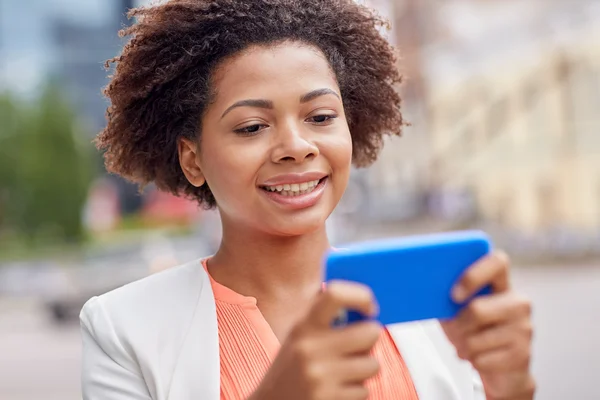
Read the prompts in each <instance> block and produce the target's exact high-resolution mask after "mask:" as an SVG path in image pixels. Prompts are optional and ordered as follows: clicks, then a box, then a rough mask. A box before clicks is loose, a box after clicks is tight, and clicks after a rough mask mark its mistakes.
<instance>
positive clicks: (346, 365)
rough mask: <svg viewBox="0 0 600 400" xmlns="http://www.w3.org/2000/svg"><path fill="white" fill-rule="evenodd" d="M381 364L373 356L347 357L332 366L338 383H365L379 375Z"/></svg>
mask: <svg viewBox="0 0 600 400" xmlns="http://www.w3.org/2000/svg"><path fill="white" fill-rule="evenodd" d="M379 368H380V366H379V362H378V361H377V360H376V359H375V358H373V357H371V356H359V357H346V358H343V359H342V360H337V361H336V362H335V364H334V365H331V370H332V371H335V375H336V377H337V378H336V381H338V382H343V383H350V384H351V383H357V384H361V383H364V381H366V380H367V379H370V378H372V377H374V376H375V375H377V373H379Z"/></svg>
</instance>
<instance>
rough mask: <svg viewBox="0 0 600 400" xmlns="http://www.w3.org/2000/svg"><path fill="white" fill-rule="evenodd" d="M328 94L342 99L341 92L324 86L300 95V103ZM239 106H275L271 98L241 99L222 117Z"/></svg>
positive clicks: (268, 107) (271, 107)
mask: <svg viewBox="0 0 600 400" xmlns="http://www.w3.org/2000/svg"><path fill="white" fill-rule="evenodd" d="M326 95H334V96H335V97H337V98H338V99H340V100H341V98H340V95H339V94H337V93H336V92H334V91H333V90H331V89H327V88H323V89H317V90H313V91H312V92H309V93H306V94H305V95H303V96H302V97H300V103H301V104H304V103H308V102H309V101H311V100H314V99H316V98H317V97H321V96H326ZM238 107H255V108H266V109H268V110H272V109H273V108H274V105H273V102H272V101H271V100H264V99H247V100H240V101H238V102H235V103H234V104H232V105H231V106H230V107H229V108H227V110H225V112H224V113H223V115H221V119H222V118H224V117H225V116H226V115H227V114H228V113H230V112H231V111H233V110H234V109H235V108H238Z"/></svg>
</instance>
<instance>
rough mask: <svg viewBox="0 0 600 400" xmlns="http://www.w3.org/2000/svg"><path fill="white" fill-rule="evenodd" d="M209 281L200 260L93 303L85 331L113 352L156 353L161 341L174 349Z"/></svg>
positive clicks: (86, 314) (85, 309)
mask: <svg viewBox="0 0 600 400" xmlns="http://www.w3.org/2000/svg"><path fill="white" fill-rule="evenodd" d="M205 275H206V274H205V272H204V269H203V268H202V265H201V264H200V261H199V260H196V261H193V262H190V263H187V264H184V265H181V266H179V267H174V268H171V269H169V270H166V271H163V272H160V273H157V274H155V275H151V276H149V277H147V278H144V279H141V280H139V281H136V282H133V283H130V284H128V285H125V286H123V287H121V288H119V289H116V290H113V291H111V292H108V293H106V294H104V295H102V296H98V297H93V298H92V299H90V300H88V302H87V303H86V304H85V305H84V306H83V309H82V310H81V314H80V320H81V326H82V329H83V330H85V331H86V332H87V333H88V334H89V335H91V337H92V338H94V340H95V341H96V342H97V343H98V344H99V345H100V346H101V347H105V346H106V347H108V348H113V347H114V348H115V349H114V350H115V351H117V350H118V351H127V352H128V353H138V352H143V351H146V350H148V351H152V350H151V349H152V346H154V345H155V343H157V341H158V340H161V341H162V340H166V341H168V342H169V343H173V344H175V345H176V343H178V342H180V341H182V340H183V337H184V335H185V333H186V332H187V326H188V325H189V323H190V321H191V320H192V317H193V315H194V312H195V310H196V308H197V307H198V302H199V298H200V294H201V292H202V290H203V289H204V288H205V287H206V284H208V285H210V283H208V280H207V279H206V276H205ZM105 350H108V349H105ZM130 355H132V354H130Z"/></svg>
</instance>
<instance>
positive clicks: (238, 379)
mask: <svg viewBox="0 0 600 400" xmlns="http://www.w3.org/2000/svg"><path fill="white" fill-rule="evenodd" d="M203 265H204V268H205V269H206V261H203ZM210 281H211V286H212V289H213V292H214V295H215V300H216V306H217V325H218V327H219V353H220V364H221V367H220V368H221V400H245V399H247V398H248V397H249V396H250V395H251V394H252V392H253V391H254V390H255V389H256V387H257V386H258V384H259V383H260V381H261V380H262V377H263V376H264V374H265V373H266V371H267V370H268V369H269V366H270V365H271V363H272V362H273V360H274V358H275V356H276V355H277V352H278V350H279V347H280V344H279V340H278V339H277V337H276V336H275V334H274V333H273V331H272V330H271V327H270V326H269V324H268V323H267V321H266V320H265V318H264V317H263V315H262V314H261V312H260V310H259V309H258V307H257V304H256V299H255V298H253V297H246V296H242V295H240V294H238V293H236V292H234V291H233V290H231V289H229V288H227V287H225V286H223V285H221V284H219V283H218V282H216V281H215V280H214V279H212V277H210ZM372 354H373V356H374V357H375V358H377V360H379V363H380V365H381V370H380V372H379V374H378V375H377V376H375V377H374V378H372V379H370V380H369V381H367V387H368V389H369V392H370V393H371V394H370V397H369V399H370V400H392V399H393V400H418V396H417V392H416V390H415V387H414V385H413V382H412V379H411V377H410V373H409V371H408V368H407V367H406V364H405V363H404V360H403V359H402V356H401V355H400V352H399V351H398V349H397V347H396V345H395V343H394V341H393V339H392V337H391V336H390V334H389V332H388V331H387V330H384V332H383V333H382V335H381V338H380V340H379V342H378V343H377V344H376V345H375V347H374V348H373V351H372Z"/></svg>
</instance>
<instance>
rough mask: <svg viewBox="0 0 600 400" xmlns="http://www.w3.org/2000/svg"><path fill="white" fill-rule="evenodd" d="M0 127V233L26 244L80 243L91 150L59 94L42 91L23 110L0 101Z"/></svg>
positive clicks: (0, 99)
mask: <svg viewBox="0 0 600 400" xmlns="http://www.w3.org/2000/svg"><path fill="white" fill-rule="evenodd" d="M0 125H1V126H2V128H0V230H4V231H10V232H12V233H13V234H15V233H16V234H17V235H18V236H24V237H26V238H28V239H29V240H32V241H40V240H41V241H47V240H50V241H53V242H60V241H68V242H77V241H80V240H82V239H83V237H84V232H83V228H82V218H81V214H82V208H83V205H84V203H85V199H86V195H87V190H88V186H89V183H90V181H91V179H92V174H91V170H92V168H91V165H90V164H91V158H92V157H91V156H90V155H91V152H90V150H91V149H90V147H91V145H90V144H89V140H87V139H84V137H85V135H83V134H82V133H81V132H78V131H77V127H76V118H75V115H74V114H73V112H72V111H71V109H70V108H69V107H68V106H67V104H66V103H65V102H64V101H63V99H62V97H61V95H60V92H59V90H58V89H57V88H56V87H54V86H48V87H47V88H46V90H45V91H44V93H43V95H42V96H41V97H40V98H39V100H37V101H35V102H34V103H33V104H28V105H22V104H17V103H15V102H14V101H11V100H10V99H9V98H8V97H6V96H5V97H3V98H0ZM78 139H84V140H83V141H82V143H80V142H81V140H78ZM86 141H87V142H88V143H85V142H86Z"/></svg>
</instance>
